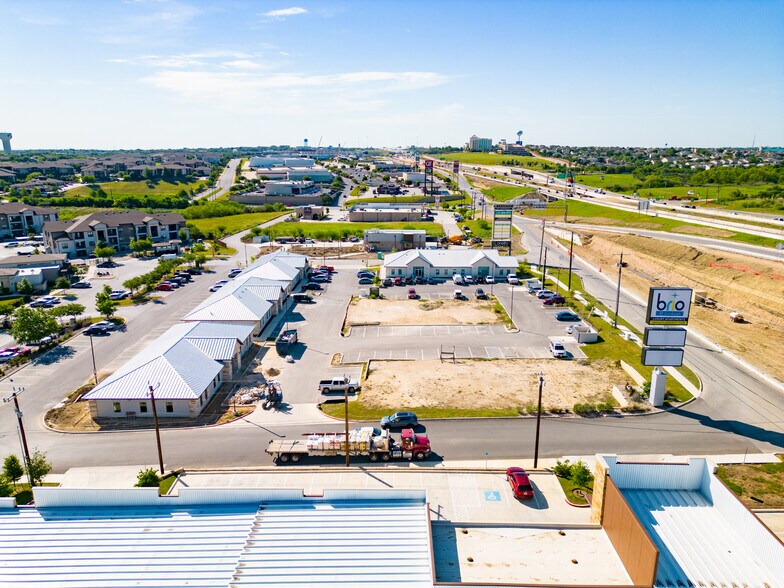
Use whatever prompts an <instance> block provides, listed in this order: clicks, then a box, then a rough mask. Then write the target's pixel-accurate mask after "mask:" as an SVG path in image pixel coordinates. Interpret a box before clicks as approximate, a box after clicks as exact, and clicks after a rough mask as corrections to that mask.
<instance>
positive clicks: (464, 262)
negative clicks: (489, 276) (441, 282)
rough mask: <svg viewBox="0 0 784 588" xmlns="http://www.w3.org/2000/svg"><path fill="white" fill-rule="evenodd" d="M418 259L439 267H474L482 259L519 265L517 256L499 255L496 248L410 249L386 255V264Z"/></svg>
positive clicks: (402, 264)
mask: <svg viewBox="0 0 784 588" xmlns="http://www.w3.org/2000/svg"><path fill="white" fill-rule="evenodd" d="M417 259H419V260H421V261H422V262H424V263H427V264H429V265H430V266H432V267H439V268H441V267H443V268H450V267H451V268H458V267H472V266H474V265H476V264H477V263H479V262H482V261H489V262H490V263H493V264H494V265H496V266H498V267H502V268H516V267H517V266H518V261H517V258H515V257H511V256H507V255H499V253H498V251H496V250H494V249H491V250H486V249H409V250H407V251H399V252H397V253H391V254H389V255H387V256H386V257H384V266H385V267H406V266H407V265H408V264H410V263H411V262H412V261H414V260H417Z"/></svg>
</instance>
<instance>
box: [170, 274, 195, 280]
mask: <svg viewBox="0 0 784 588" xmlns="http://www.w3.org/2000/svg"><path fill="white" fill-rule="evenodd" d="M174 277H175V278H182V279H183V280H185V281H186V282H192V281H193V278H192V277H191V275H190V274H189V273H188V272H177V273H176V274H174Z"/></svg>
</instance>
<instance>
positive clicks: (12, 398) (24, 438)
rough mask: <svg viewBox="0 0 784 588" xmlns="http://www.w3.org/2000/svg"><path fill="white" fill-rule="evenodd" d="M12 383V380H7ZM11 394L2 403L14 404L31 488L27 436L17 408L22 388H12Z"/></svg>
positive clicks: (20, 411) (23, 457)
mask: <svg viewBox="0 0 784 588" xmlns="http://www.w3.org/2000/svg"><path fill="white" fill-rule="evenodd" d="M9 381H10V382H13V380H9ZM12 389H13V393H12V394H11V396H8V397H7V398H3V402H13V403H14V412H15V413H16V422H17V426H18V427H19V439H20V440H21V441H22V451H23V452H24V455H22V459H23V460H24V462H25V470H26V471H27V481H28V482H29V483H30V487H31V488H32V487H33V478H32V476H31V474H30V449H29V448H28V447H27V435H25V430H24V422H22V409H20V408H19V399H18V397H19V395H20V394H21V393H22V392H24V386H20V387H19V388H17V387H16V386H14V387H13V388H12Z"/></svg>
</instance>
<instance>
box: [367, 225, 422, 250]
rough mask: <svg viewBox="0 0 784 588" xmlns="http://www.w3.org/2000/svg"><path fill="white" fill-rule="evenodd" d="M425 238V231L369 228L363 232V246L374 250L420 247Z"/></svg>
mask: <svg viewBox="0 0 784 588" xmlns="http://www.w3.org/2000/svg"><path fill="white" fill-rule="evenodd" d="M426 240H427V231H422V230H415V229H411V230H409V229H402V230H399V231H398V230H394V229H370V230H368V231H365V233H364V243H365V246H366V247H372V248H373V250H374V251H401V250H407V249H422V248H424V247H425V241H426Z"/></svg>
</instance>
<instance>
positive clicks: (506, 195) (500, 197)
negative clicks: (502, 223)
mask: <svg viewBox="0 0 784 588" xmlns="http://www.w3.org/2000/svg"><path fill="white" fill-rule="evenodd" d="M480 190H482V194H484V195H485V196H487V197H488V198H490V199H491V200H495V201H497V202H506V201H507V200H511V199H512V198H516V197H517V196H522V195H523V194H528V193H529V192H536V188H527V187H523V188H518V187H517V186H493V187H492V188H480Z"/></svg>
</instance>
